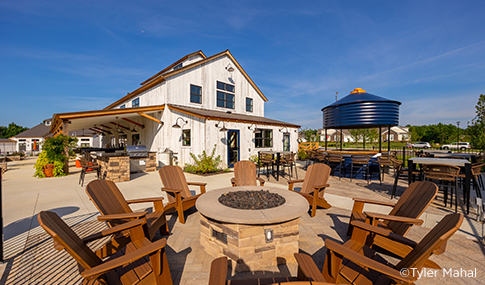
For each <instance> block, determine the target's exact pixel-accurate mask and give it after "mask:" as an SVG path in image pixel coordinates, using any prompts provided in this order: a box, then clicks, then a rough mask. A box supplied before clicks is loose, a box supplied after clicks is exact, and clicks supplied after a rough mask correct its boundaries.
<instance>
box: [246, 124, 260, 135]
mask: <svg viewBox="0 0 485 285" xmlns="http://www.w3.org/2000/svg"><path fill="white" fill-rule="evenodd" d="M251 126H254V131H253V134H260V133H261V130H260V129H258V126H256V124H251V125H250V126H249V127H248V130H250V129H251Z"/></svg>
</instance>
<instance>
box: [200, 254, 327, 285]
mask: <svg viewBox="0 0 485 285" xmlns="http://www.w3.org/2000/svg"><path fill="white" fill-rule="evenodd" d="M310 260H311V258H310ZM312 262H313V261H312ZM317 273H318V274H320V276H322V275H321V273H320V272H319V271H318V269H317ZM226 278H227V257H226V256H223V257H219V258H216V259H214V260H213V261H212V263H211V271H210V275H209V285H248V284H254V285H265V284H267V285H327V284H330V283H327V282H319V281H318V280H312V281H298V278H297V277H293V276H290V277H267V278H260V279H239V280H227V279H226ZM320 280H321V281H325V279H323V276H322V277H321V278H320Z"/></svg>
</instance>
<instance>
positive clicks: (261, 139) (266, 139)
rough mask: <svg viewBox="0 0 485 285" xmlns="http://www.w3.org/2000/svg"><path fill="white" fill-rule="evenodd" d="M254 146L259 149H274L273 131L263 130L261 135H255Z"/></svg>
mask: <svg viewBox="0 0 485 285" xmlns="http://www.w3.org/2000/svg"><path fill="white" fill-rule="evenodd" d="M254 145H255V147H257V148H261V147H273V130H261V133H255V134H254Z"/></svg>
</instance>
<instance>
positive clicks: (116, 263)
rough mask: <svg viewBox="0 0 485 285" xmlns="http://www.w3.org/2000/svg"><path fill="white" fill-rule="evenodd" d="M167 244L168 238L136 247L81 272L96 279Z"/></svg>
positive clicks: (82, 274) (86, 276) (88, 277)
mask: <svg viewBox="0 0 485 285" xmlns="http://www.w3.org/2000/svg"><path fill="white" fill-rule="evenodd" d="M165 245H167V240H166V239H161V240H158V241H155V242H153V243H151V244H149V245H146V246H143V247H142V248H139V249H136V250H134V251H132V252H130V253H128V254H125V255H123V256H121V257H118V258H115V259H113V260H110V261H107V262H105V263H102V264H100V265H98V266H95V267H93V268H90V269H87V270H84V271H83V272H81V276H82V277H84V278H87V279H94V278H96V277H98V276H99V275H101V274H104V273H106V272H108V271H110V270H112V269H115V268H117V267H120V266H123V265H125V264H128V263H131V262H133V261H136V260H139V259H141V258H143V257H144V256H146V255H149V254H151V253H153V252H156V251H159V250H160V249H162V248H164V247H165Z"/></svg>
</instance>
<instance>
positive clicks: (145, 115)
mask: <svg viewBox="0 0 485 285" xmlns="http://www.w3.org/2000/svg"><path fill="white" fill-rule="evenodd" d="M137 114H138V115H140V116H142V117H145V118H147V119H149V120H152V121H154V122H156V123H159V124H160V125H162V126H163V122H162V121H160V120H158V119H155V118H154V117H152V116H150V115H147V114H145V113H142V112H138V113H137Z"/></svg>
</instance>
